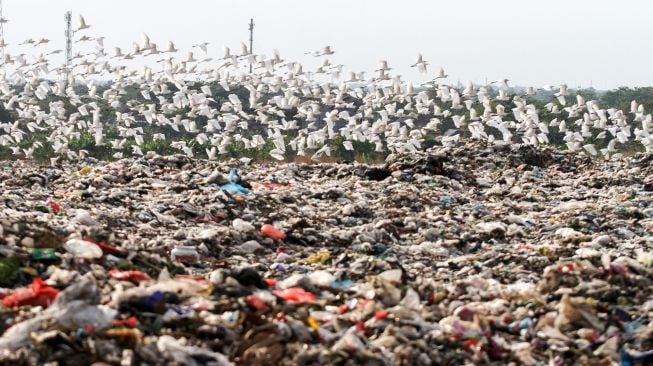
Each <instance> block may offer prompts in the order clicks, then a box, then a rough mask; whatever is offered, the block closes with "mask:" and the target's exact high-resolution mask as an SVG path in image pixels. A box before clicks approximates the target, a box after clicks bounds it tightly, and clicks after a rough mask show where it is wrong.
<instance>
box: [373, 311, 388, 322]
mask: <svg viewBox="0 0 653 366" xmlns="http://www.w3.org/2000/svg"><path fill="white" fill-rule="evenodd" d="M387 317H388V312H387V311H385V310H379V311H377V312H376V313H375V314H374V319H376V320H383V319H385V318H387Z"/></svg>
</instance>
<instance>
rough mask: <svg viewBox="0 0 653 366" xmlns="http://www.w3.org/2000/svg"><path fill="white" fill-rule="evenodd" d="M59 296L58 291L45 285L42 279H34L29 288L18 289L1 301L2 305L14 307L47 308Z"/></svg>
mask: <svg viewBox="0 0 653 366" xmlns="http://www.w3.org/2000/svg"><path fill="white" fill-rule="evenodd" d="M58 294H59V290H57V289H56V288H54V287H50V286H48V285H46V284H45V283H44V282H43V280H42V279H40V278H35V279H34V280H33V281H32V285H31V286H29V287H24V288H18V289H16V290H14V291H13V292H12V293H11V294H9V295H8V296H6V297H5V298H3V299H2V305H3V306H6V307H15V306H28V305H29V306H42V307H48V306H49V305H50V304H51V303H52V302H53V301H54V299H55V297H57V295H58Z"/></svg>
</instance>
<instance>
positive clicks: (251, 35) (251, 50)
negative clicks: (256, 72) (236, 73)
mask: <svg viewBox="0 0 653 366" xmlns="http://www.w3.org/2000/svg"><path fill="white" fill-rule="evenodd" d="M249 54H250V55H253V54H254V19H253V18H251V19H250V20H249ZM249 73H250V74H251V73H252V62H251V61H250V63H249Z"/></svg>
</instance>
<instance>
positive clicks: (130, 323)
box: [111, 316, 138, 328]
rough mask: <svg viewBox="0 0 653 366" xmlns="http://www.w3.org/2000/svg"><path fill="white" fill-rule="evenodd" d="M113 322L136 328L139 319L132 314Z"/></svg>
mask: <svg viewBox="0 0 653 366" xmlns="http://www.w3.org/2000/svg"><path fill="white" fill-rule="evenodd" d="M111 324H113V325H116V326H120V327H130V328H136V325H138V319H136V317H135V316H130V317H129V318H127V319H114V320H112V321H111Z"/></svg>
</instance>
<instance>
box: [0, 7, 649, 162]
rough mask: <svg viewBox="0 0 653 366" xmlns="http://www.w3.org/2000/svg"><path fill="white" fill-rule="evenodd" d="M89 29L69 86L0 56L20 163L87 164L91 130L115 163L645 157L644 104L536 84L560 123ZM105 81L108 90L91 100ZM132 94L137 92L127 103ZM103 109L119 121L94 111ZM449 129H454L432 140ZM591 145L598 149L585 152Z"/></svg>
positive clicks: (501, 90)
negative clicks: (85, 138)
mask: <svg viewBox="0 0 653 366" xmlns="http://www.w3.org/2000/svg"><path fill="white" fill-rule="evenodd" d="M3 21H4V20H3ZM91 28H92V27H91V26H90V25H89V24H87V23H86V21H85V20H84V18H83V17H82V16H80V17H79V24H78V27H77V28H76V29H75V35H76V38H77V39H76V40H75V42H76V43H79V44H81V43H88V44H89V45H90V44H91V43H94V45H93V47H94V50H93V51H92V52H89V53H86V54H81V53H77V54H75V55H74V57H73V65H72V68H71V69H70V75H71V77H70V78H69V80H68V81H70V82H69V83H66V82H65V81H64V80H63V79H64V78H63V75H66V71H67V70H68V69H67V68H66V66H65V65H62V66H60V67H57V68H51V61H50V59H49V58H51V56H53V55H56V54H61V53H62V50H52V51H49V52H46V51H43V52H37V53H38V55H37V56H35V57H34V58H33V60H28V56H27V55H26V54H25V53H21V54H17V55H10V54H6V55H5V58H4V60H3V61H4V62H3V64H2V68H1V69H0V99H1V100H2V103H3V107H4V109H5V110H8V111H10V112H11V111H13V112H12V113H15V115H16V116H17V119H16V120H15V121H12V122H8V121H0V145H2V146H8V147H10V148H11V150H12V151H13V154H14V155H15V156H16V157H20V158H28V159H29V158H32V157H33V155H34V152H35V151H36V150H37V149H41V148H44V144H49V145H50V147H51V148H52V150H53V151H54V154H55V156H54V157H53V158H51V161H52V164H55V163H56V162H57V161H58V159H60V158H61V159H68V160H78V159H83V158H85V157H86V156H87V155H88V151H85V150H81V149H80V150H77V151H75V150H74V149H73V148H71V147H70V146H69V142H71V140H73V139H78V138H79V137H80V135H81V134H82V133H90V134H92V135H93V136H94V139H95V145H97V146H103V145H104V146H106V147H107V148H110V149H112V154H113V157H114V158H122V157H123V155H125V156H127V155H129V154H133V155H143V153H144V152H143V151H142V148H141V147H142V146H143V144H144V143H145V142H146V141H151V140H166V141H168V142H169V144H170V146H171V147H173V148H175V149H178V150H179V151H180V152H181V153H184V154H187V155H188V156H191V157H192V156H194V155H195V154H196V153H197V152H198V151H197V150H198V149H204V151H203V152H206V155H207V156H208V158H209V159H217V158H218V157H219V156H220V155H221V154H224V153H226V152H227V151H228V147H229V146H230V145H231V144H234V143H237V142H240V143H241V144H242V146H244V148H245V149H261V148H262V147H263V146H265V145H266V143H267V142H271V143H272V144H273V148H272V149H271V151H270V152H269V154H270V156H271V157H272V158H274V159H278V160H284V159H285V158H286V157H287V156H288V154H287V152H288V151H289V150H292V151H293V152H294V153H295V154H297V155H301V156H304V155H307V154H312V158H313V159H320V158H321V157H322V156H324V155H330V154H331V152H332V149H333V142H334V141H335V140H336V139H338V141H342V146H344V148H345V149H347V150H354V148H355V145H354V143H355V142H367V143H370V144H373V145H374V146H375V147H376V148H375V150H376V151H378V152H388V151H392V152H411V151H417V150H420V149H422V148H423V146H424V141H425V138H426V137H427V136H428V135H429V134H430V135H432V136H433V135H436V134H438V141H440V142H441V143H442V144H454V143H456V142H457V141H458V140H459V139H460V138H461V136H464V137H465V138H471V139H478V140H487V141H488V142H490V143H494V144H531V145H539V144H547V143H548V142H549V128H550V127H554V126H555V127H557V131H559V132H562V133H564V134H565V136H564V141H565V143H566V145H567V147H568V149H569V150H572V151H579V152H582V153H585V154H590V155H597V156H598V155H599V154H600V155H601V156H603V157H605V158H606V159H608V158H610V157H611V156H614V155H616V154H618V149H617V148H618V147H619V146H621V145H624V144H636V143H639V144H641V145H642V146H643V148H644V149H645V150H646V151H649V152H651V151H653V131H652V128H653V123H652V118H651V114H645V110H644V106H643V105H641V104H638V103H637V102H636V101H633V102H632V105H631V109H630V111H627V112H624V111H622V110H617V109H614V108H602V106H599V105H598V103H597V102H596V101H594V100H585V99H584V98H583V97H582V96H581V95H576V98H575V99H576V100H575V101H573V100H572V97H571V96H570V92H569V90H568V89H567V87H566V85H564V84H563V85H560V87H557V88H552V87H550V86H547V87H544V89H546V90H549V91H552V92H555V94H554V98H553V99H552V101H551V102H550V103H549V104H547V105H546V108H547V109H548V111H549V112H550V114H552V115H554V116H556V118H554V119H553V120H550V121H544V120H541V119H540V117H539V115H538V110H537V109H536V107H535V106H534V105H533V104H528V102H527V100H528V97H529V96H534V95H535V94H536V93H537V89H536V88H533V87H530V88H527V89H526V90H525V91H523V92H520V93H519V94H515V93H513V92H512V88H511V87H510V86H509V85H508V80H501V81H497V82H493V83H490V85H474V84H473V83H471V82H469V83H467V85H466V86H463V87H459V86H454V85H451V84H450V83H448V82H447V78H448V75H447V74H446V72H445V71H444V69H442V68H439V69H438V70H437V72H436V74H435V76H434V77H433V78H432V80H430V81H428V82H425V83H422V84H420V85H413V83H412V82H411V81H403V80H402V79H401V76H392V75H391V74H390V71H391V70H392V69H391V68H390V67H389V64H388V62H387V61H385V60H383V61H380V62H379V65H378V68H377V69H376V70H375V75H374V77H371V78H366V77H365V73H364V72H362V73H355V72H349V73H347V74H346V77H345V75H343V65H340V64H333V63H331V61H330V59H329V56H331V55H333V54H334V53H335V52H334V50H333V49H332V48H331V47H329V46H326V47H324V48H322V49H321V50H318V51H315V52H308V53H307V54H310V55H312V56H314V57H316V58H317V59H318V60H319V66H318V67H317V69H315V70H314V71H307V70H306V69H305V67H304V66H303V65H302V64H300V63H298V62H292V61H286V60H284V59H282V57H281V56H280V54H279V53H278V52H277V51H275V52H274V53H273V54H272V56H271V57H266V56H264V55H256V54H252V53H251V52H250V50H249V49H248V48H247V46H246V45H245V44H241V47H240V50H239V51H238V52H237V53H232V50H231V49H230V48H228V47H225V48H224V54H223V56H222V57H221V58H217V57H216V58H211V57H209V56H208V47H209V43H207V42H204V43H200V44H197V45H194V46H193V48H192V49H191V50H190V51H187V52H186V53H183V52H182V51H180V50H179V49H177V48H176V46H175V44H174V42H172V41H170V42H167V45H166V46H165V47H159V46H158V45H157V44H156V43H154V42H153V41H152V40H151V39H150V38H149V37H148V36H147V35H145V34H144V35H143V38H142V41H141V42H134V44H133V48H132V49H131V50H130V51H125V50H123V49H121V48H118V47H115V48H114V49H113V52H112V54H107V53H106V52H105V48H104V41H105V37H92V36H90V35H87V34H85V33H86V32H87V31H88V30H89V29H91ZM1 42H2V44H3V45H4V44H5V43H4V40H2V41H1ZM49 42H50V40H48V39H46V38H41V39H28V40H26V41H24V42H22V43H20V45H21V47H31V48H33V49H37V50H39V51H41V50H42V49H43V48H45V47H46V46H47V45H48V43H49ZM180 54H181V55H180ZM58 57H61V56H58ZM154 61H156V63H155V62H154ZM250 65H252V66H253V72H251V73H250V72H249V67H250ZM412 67H415V68H417V69H418V70H419V71H420V72H421V73H422V74H424V75H428V74H427V73H428V62H427V61H426V60H424V59H423V57H422V56H421V55H418V57H417V60H416V62H415V63H414V64H413V65H412ZM73 82H74V83H76V84H77V85H79V84H82V83H83V84H84V85H86V87H87V90H88V92H87V93H83V94H81V93H80V94H81V95H80V94H77V93H76V90H75V89H74V88H73V87H72V85H73ZM105 82H107V83H108V88H106V90H104V91H102V92H101V93H99V92H98V88H99V87H101V85H100V83H105ZM208 83H218V84H219V85H220V86H221V87H222V88H223V89H224V90H226V91H227V92H228V93H229V92H233V90H235V89H240V88H246V89H247V91H248V93H249V97H248V101H247V104H246V106H245V107H244V106H243V104H244V101H243V100H241V99H240V98H239V96H238V95H236V94H235V93H234V94H229V95H228V98H227V99H226V100H224V101H216V100H215V99H214V98H213V95H212V90H211V88H210V87H209V86H208V85H207V84H208ZM172 85H174V88H172V89H173V90H171V86H172ZM130 86H132V87H136V88H137V89H138V90H139V91H140V93H139V95H138V97H137V98H133V99H131V100H126V98H125V95H126V94H127V90H126V88H128V87H130ZM53 96H54V97H55V98H52V97H53ZM46 101H49V102H48V103H47V107H45V108H43V107H42V106H43V105H44V103H45V102H46ZM66 102H69V103H70V104H71V105H72V106H74V109H75V111H74V112H73V113H70V112H69V111H67V110H66V108H65V106H66ZM103 104H104V105H108V106H109V107H110V110H111V111H112V113H115V116H107V115H105V114H103V112H102V111H101V109H102V105H103ZM418 120H419V121H420V123H418ZM445 121H451V122H453V125H454V126H455V128H453V129H449V130H447V131H445V132H440V133H439V132H438V131H441V130H442V124H443V123H444V122H445ZM109 125H110V126H111V127H112V128H113V129H116V130H117V131H118V134H119V136H118V137H117V138H112V139H108V138H106V135H105V134H106V131H107V127H108V126H109ZM336 125H338V127H336ZM143 127H146V128H145V129H144V128H143ZM152 131H155V132H152ZM246 131H248V132H247V133H246ZM180 132H183V133H184V134H186V135H188V134H191V135H192V136H193V137H194V140H196V141H197V144H189V142H188V140H187V139H186V140H182V139H179V138H178V137H179V136H180ZM30 133H32V134H34V133H40V134H41V135H42V136H46V137H45V138H44V139H42V140H34V141H33V142H32V143H31V145H30V146H25V144H24V143H23V144H21V141H27V140H25V138H26V136H28V135H29V134H30ZM175 138H176V139H177V140H176V141H175ZM596 141H600V142H601V143H600V145H601V146H595V145H594V144H593V143H591V142H595V143H596ZM597 145H598V143H597ZM130 150H131V151H130Z"/></svg>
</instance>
